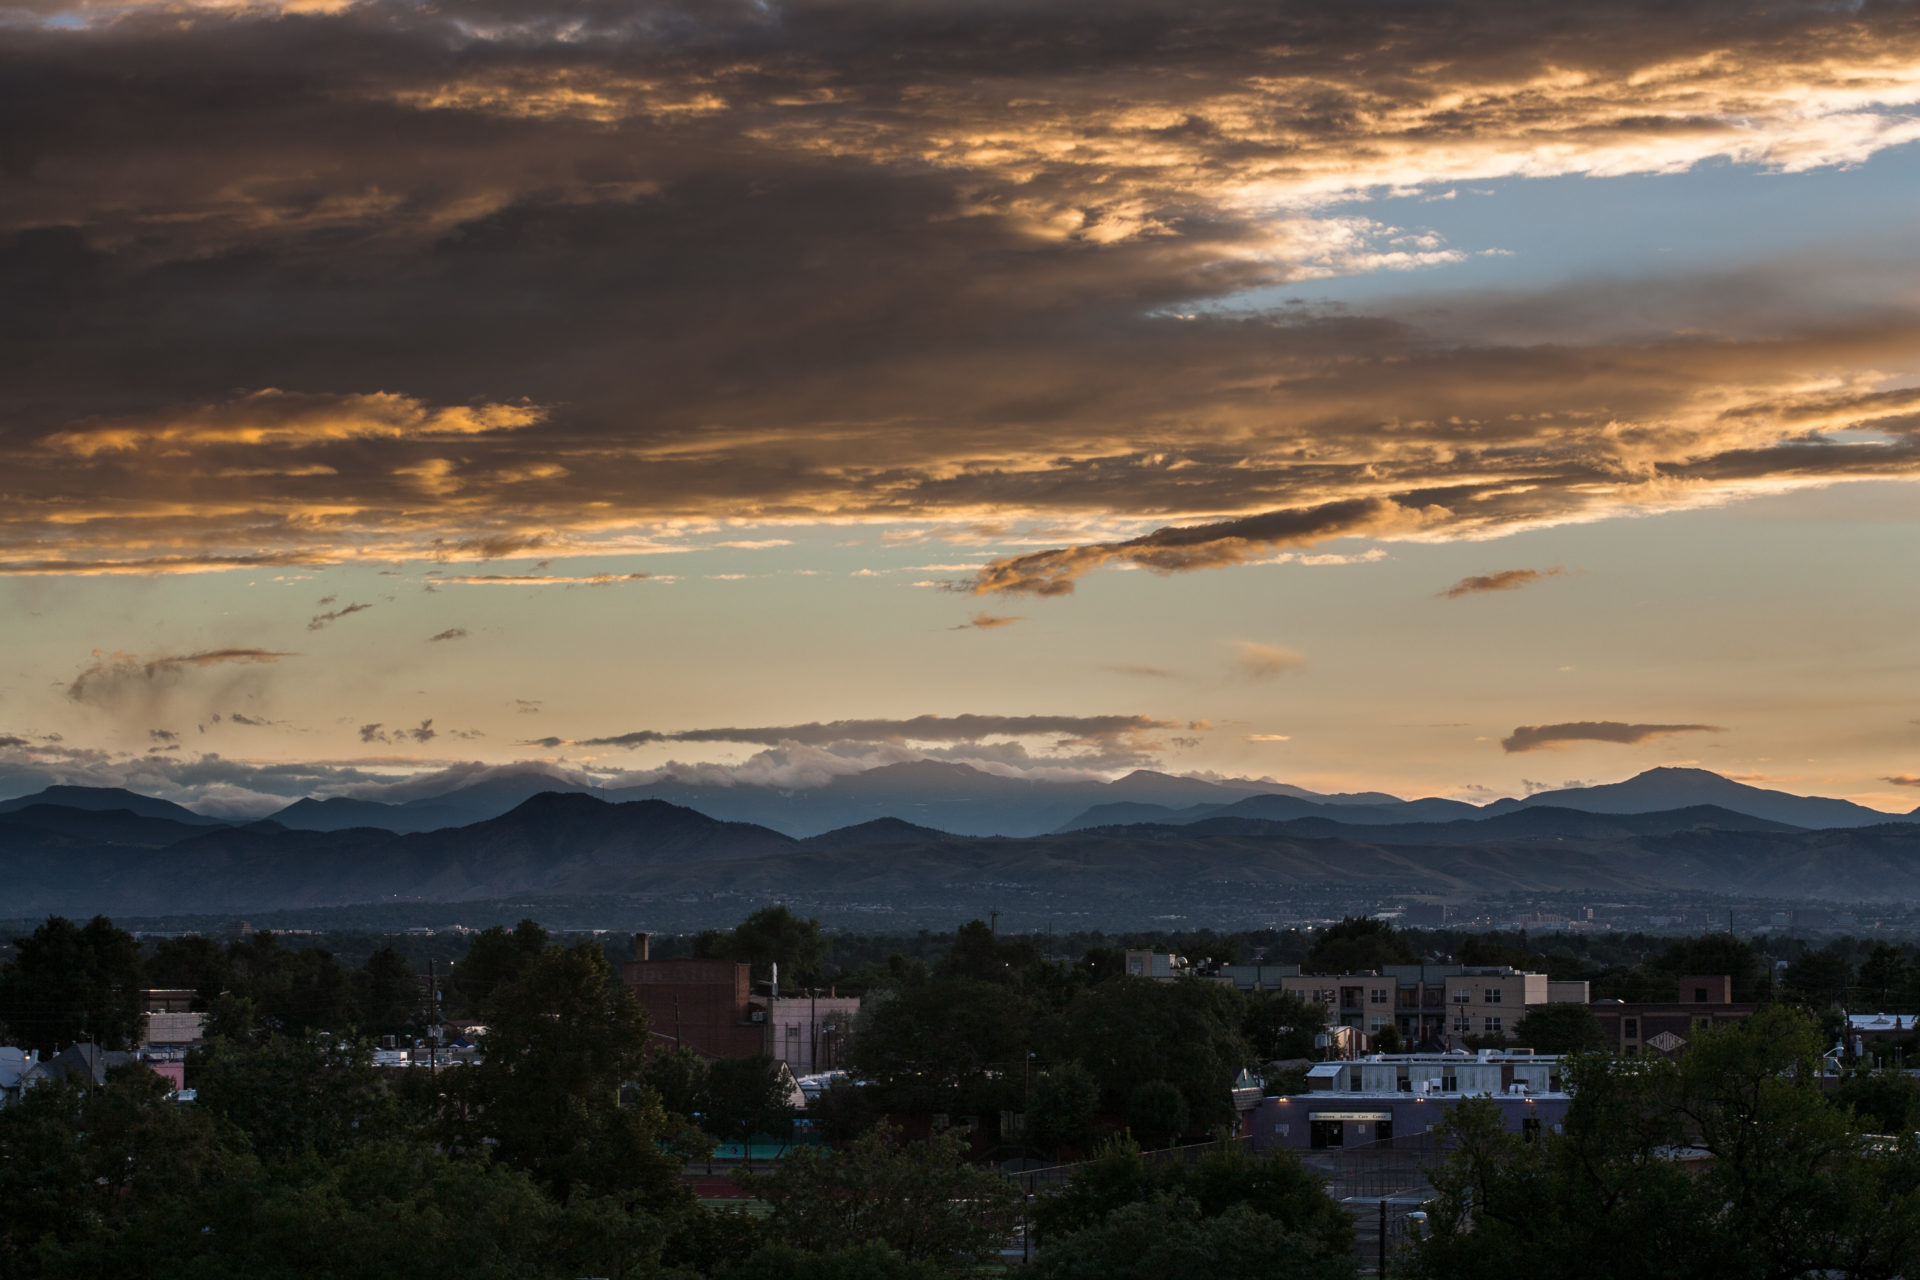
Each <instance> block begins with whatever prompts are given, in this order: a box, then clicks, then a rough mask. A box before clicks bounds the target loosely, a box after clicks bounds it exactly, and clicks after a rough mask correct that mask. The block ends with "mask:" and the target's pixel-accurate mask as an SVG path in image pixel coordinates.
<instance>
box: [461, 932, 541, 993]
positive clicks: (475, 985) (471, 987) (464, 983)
mask: <svg viewBox="0 0 1920 1280" xmlns="http://www.w3.org/2000/svg"><path fill="white" fill-rule="evenodd" d="M546 949H547V931H546V930H545V929H542V928H541V927H540V926H539V925H538V924H536V923H534V922H533V921H531V920H522V921H521V922H520V923H519V924H517V925H515V926H514V927H513V928H512V929H511V930H508V929H506V928H504V927H502V926H500V925H497V924H496V925H494V926H492V927H491V928H488V929H482V930H481V931H480V932H479V933H476V934H475V935H474V936H473V941H472V942H471V943H470V944H469V945H468V947H467V954H466V955H465V957H463V958H462V959H461V960H460V961H459V962H458V963H457V964H455V965H454V966H453V969H452V971H451V972H450V973H449V974H448V975H447V988H448V992H449V994H450V995H451V996H452V997H453V998H454V1000H455V1001H456V1002H457V1003H458V1004H459V1005H460V1006H461V1007H462V1008H464V1009H466V1010H467V1011H469V1012H477V1011H478V1010H479V1009H481V1008H483V1007H484V1006H485V1005H486V1003H487V1001H489V1000H491V999H492V998H493V993H494V992H495V991H496V990H498V989H499V987H500V986H501V985H502V984H503V983H508V982H512V981H513V980H514V979H515V978H518V977H519V976H520V975H521V974H523V973H525V972H526V971H527V969H528V967H529V966H531V965H532V964H533V962H534V961H535V960H537V959H539V958H540V955H541V953H542V952H544V951H545V950H546Z"/></svg>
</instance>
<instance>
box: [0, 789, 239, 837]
mask: <svg viewBox="0 0 1920 1280" xmlns="http://www.w3.org/2000/svg"><path fill="white" fill-rule="evenodd" d="M38 804H51V805H59V806H60V807H62V808H66V809H96V810H107V811H111V810H114V809H124V810H126V811H127V812H128V813H133V814H138V815H139V816H140V817H143V818H165V819H167V820H169V821H171V822H184V823H186V824H188V825H189V826H205V827H216V826H225V825H226V822H225V820H224V819H221V818H209V817H207V816H205V815H204V814H198V813H195V812H194V811H193V810H191V809H189V808H187V807H186V806H185V805H178V804H175V803H174V802H173V801H171V800H156V799H154V798H153V797H152V796H143V795H141V794H140V793H139V792H137V791H128V790H126V789H124V788H122V787H70V786H53V787H48V788H47V789H46V790H44V791H36V792H35V793H34V794H32V795H30V796H16V797H14V798H13V799H11V800H0V813H12V812H14V811H16V810H19V809H25V808H27V807H28V806H29V805H38Z"/></svg>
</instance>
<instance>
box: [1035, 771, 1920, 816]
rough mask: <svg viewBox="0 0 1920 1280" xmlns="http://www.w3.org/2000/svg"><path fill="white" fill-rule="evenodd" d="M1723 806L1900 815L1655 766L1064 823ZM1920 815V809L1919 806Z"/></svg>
mask: <svg viewBox="0 0 1920 1280" xmlns="http://www.w3.org/2000/svg"><path fill="white" fill-rule="evenodd" d="M1702 806H1708V807H1717V808H1720V809H1723V810H1726V811H1727V812H1730V813H1738V814H1745V815H1746V816H1748V817H1750V818H1761V819H1765V820H1766V821H1768V822H1778V823H1784V824H1786V825H1787V826H1789V827H1800V828H1806V829H1809V830H1817V829H1822V828H1828V827H1835V828H1837V827H1867V826H1875V825H1878V824H1880V823H1883V822H1889V821H1895V820H1896V819H1895V818H1894V816H1893V815H1892V814H1886V813H1882V812H1880V811H1879V810H1878V809H1869V808H1866V807H1865V806H1864V805H1857V804H1854V803H1853V802H1852V801H1850V800H1830V799H1827V798H1824V797H1821V796H1796V795H1791V794H1789V793H1787V792H1785V791H1766V790H1763V789H1761V788H1759V787H1750V786H1747V785H1746V784H1744V783H1739V782H1735V781H1733V780H1732V779H1731V778H1723V777H1721V776H1720V775H1719V774H1717V773H1712V772H1710V771H1708V770H1706V769H1649V770H1647V771H1646V772H1645V773H1642V774H1638V775H1636V776H1635V777H1632V778H1629V779H1627V780H1626V781H1625V782H1614V783H1609V784H1607V785H1605V786H1598V787H1575V788H1570V789H1567V790H1562V791H1542V792H1538V793H1536V794H1534V795H1531V796H1528V797H1527V798H1526V799H1524V800H1497V801H1495V802H1494V803H1492V804H1490V805H1486V806H1484V807H1481V806H1476V805H1470V804H1465V803H1462V802H1461V801H1458V800H1440V799H1432V798H1429V799H1425V800H1394V799H1393V798H1392V797H1387V798H1386V802H1385V803H1379V804H1361V803H1356V802H1355V800H1354V799H1353V798H1350V797H1344V796H1342V797H1320V798H1318V799H1305V798H1300V797H1296V796H1292V795H1277V794H1276V795H1258V796H1252V797H1249V798H1247V799H1244V800H1239V801H1236V802H1234V803H1232V804H1201V805H1189V806H1186V807H1184V808H1173V807H1170V806H1167V805H1150V804H1104V805H1096V806H1093V807H1091V808H1089V809H1087V810H1086V811H1084V812H1082V813H1079V814H1076V815H1075V816H1074V817H1072V818H1070V819H1069V820H1068V821H1067V822H1065V823H1063V824H1062V825H1061V826H1060V827H1059V828H1058V830H1060V831H1080V830H1087V829H1090V828H1094V827H1106V826H1115V825H1122V824H1126V823H1140V822H1153V823H1165V824H1172V825H1189V824H1192V823H1196V822H1206V821H1208V820H1210V819H1213V818H1264V819H1268V820H1272V821H1280V822H1285V821H1291V820H1295V819H1301V818H1324V819H1326V820H1327V821H1329V822H1336V823H1343V824H1346V825H1349V826H1352V825H1369V826H1373V825H1398V824H1402V823H1409V822H1420V823H1426V822H1452V821H1457V820H1462V819H1465V820H1475V819H1478V820H1486V819H1491V818H1496V817H1499V816H1501V815H1503V814H1508V813H1512V812H1514V811H1516V810H1523V809H1540V808H1551V809H1572V810H1579V811H1580V812H1583V813H1647V814H1655V813H1667V812H1671V811H1673V810H1677V809H1694V808H1700V807H1702ZM1915 814H1916V815H1920V809H1917V810H1915Z"/></svg>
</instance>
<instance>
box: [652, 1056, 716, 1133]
mask: <svg viewBox="0 0 1920 1280" xmlns="http://www.w3.org/2000/svg"><path fill="white" fill-rule="evenodd" d="M640 1083H641V1084H644V1085H646V1086H647V1087H648V1088H650V1089H652V1090H653V1091H654V1093H655V1094H656V1095H658V1097H659V1099H660V1105H661V1107H662V1108H664V1109H665V1110H666V1112H667V1114H668V1115H675V1116H679V1117H681V1118H682V1119H684V1120H691V1119H693V1117H694V1116H695V1115H696V1114H698V1113H699V1111H700V1099H701V1095H702V1094H703V1093H704V1092H705V1091H706V1087H707V1060H706V1059H705V1058H703V1057H701V1056H700V1055H699V1054H697V1053H695V1052H694V1051H693V1050H691V1049H689V1048H687V1047H685V1046H684V1045H676V1046H674V1047H673V1048H671V1049H655V1050H654V1051H653V1052H652V1053H651V1054H649V1055H648V1056H647V1063H646V1066H644V1067H643V1068H641V1071H640Z"/></svg>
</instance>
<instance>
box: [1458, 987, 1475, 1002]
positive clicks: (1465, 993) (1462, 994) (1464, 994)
mask: <svg viewBox="0 0 1920 1280" xmlns="http://www.w3.org/2000/svg"><path fill="white" fill-rule="evenodd" d="M1472 999H1473V992H1471V991H1469V990H1467V989H1466V988H1465V987H1457V988H1455V989H1454V993H1453V1002H1454V1003H1455V1004H1466V1003H1467V1002H1468V1001H1470V1000H1472Z"/></svg>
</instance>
